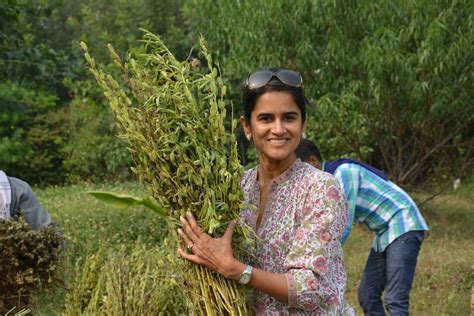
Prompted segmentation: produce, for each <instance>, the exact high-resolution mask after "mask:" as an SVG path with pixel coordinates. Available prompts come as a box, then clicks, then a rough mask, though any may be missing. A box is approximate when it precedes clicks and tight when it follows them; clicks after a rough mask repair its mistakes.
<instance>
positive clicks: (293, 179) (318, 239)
mask: <svg viewBox="0 0 474 316" xmlns="http://www.w3.org/2000/svg"><path fill="white" fill-rule="evenodd" d="M242 188H243V190H244V195H245V198H246V200H247V203H248V204H249V205H251V206H256V207H250V208H248V209H246V210H244V211H242V212H241V221H242V223H243V224H245V225H248V226H250V227H251V228H253V229H254V230H255V228H256V222H257V217H258V205H259V203H260V188H259V184H258V181H257V167H256V168H253V169H251V170H249V171H247V172H246V173H245V174H244V176H243V178H242ZM347 216H348V214H347V203H346V201H345V198H344V196H343V194H342V191H341V188H340V186H339V184H338V182H337V180H336V178H334V177H333V176H332V175H331V174H329V173H325V172H322V171H320V170H318V169H316V168H313V167H312V166H311V165H309V164H307V163H304V162H302V161H301V160H299V159H297V160H296V161H295V163H294V164H293V165H292V166H291V167H290V168H288V170H286V171H285V172H284V173H283V174H281V175H280V176H279V177H277V178H276V179H274V180H273V181H272V184H271V188H270V191H269V196H268V202H267V205H266V207H265V210H264V213H263V215H262V219H261V222H260V226H259V228H258V230H257V231H256V232H255V233H256V241H255V249H253V251H252V250H251V249H248V251H247V257H246V260H247V262H248V263H249V264H250V265H252V266H254V267H257V268H259V269H262V270H265V271H269V272H274V273H285V274H286V278H287V282H288V303H284V302H282V301H279V300H278V299H276V298H274V297H272V296H270V295H267V294H265V293H263V292H259V291H254V292H253V293H252V294H253V295H252V300H253V301H252V308H253V312H254V314H257V315H341V314H352V309H351V308H350V307H348V306H345V304H344V289H345V286H346V271H345V268H344V261H343V256H342V248H341V245H340V243H339V240H340V238H341V235H342V232H343V231H344V228H345V226H346V222H347Z"/></svg>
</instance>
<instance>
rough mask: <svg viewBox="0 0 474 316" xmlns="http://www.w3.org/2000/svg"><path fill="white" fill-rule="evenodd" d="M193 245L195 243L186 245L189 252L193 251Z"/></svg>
mask: <svg viewBox="0 0 474 316" xmlns="http://www.w3.org/2000/svg"><path fill="white" fill-rule="evenodd" d="M193 247H194V244H192V245H188V246H186V248H188V251H189V252H191V251H193Z"/></svg>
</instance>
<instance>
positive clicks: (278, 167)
mask: <svg viewBox="0 0 474 316" xmlns="http://www.w3.org/2000/svg"><path fill="white" fill-rule="evenodd" d="M295 160H296V155H291V156H289V157H288V158H285V159H283V160H278V161H275V160H270V159H265V158H263V157H260V162H259V164H258V181H259V182H260V183H266V182H269V181H271V180H273V179H275V178H277V177H278V176H279V175H281V174H282V173H283V172H285V171H286V170H287V169H288V168H290V167H291V166H292V165H293V163H294V162H295Z"/></svg>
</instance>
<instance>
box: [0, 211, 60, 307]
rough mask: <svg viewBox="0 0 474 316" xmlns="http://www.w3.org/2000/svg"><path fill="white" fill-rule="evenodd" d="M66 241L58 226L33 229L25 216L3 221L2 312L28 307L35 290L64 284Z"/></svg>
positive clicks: (0, 250) (0, 257)
mask: <svg viewBox="0 0 474 316" xmlns="http://www.w3.org/2000/svg"><path fill="white" fill-rule="evenodd" d="M62 240H63V237H62V235H61V234H58V232H57V230H56V229H55V228H54V227H48V228H43V229H40V230H33V229H32V227H31V226H30V225H29V224H27V223H26V222H25V220H24V218H23V217H20V218H19V219H18V220H9V221H4V220H0V276H1V277H0V314H2V315H3V314H5V313H7V312H8V311H10V310H11V309H12V308H16V309H14V311H18V310H19V309H22V308H25V307H27V306H28V302H29V295H30V293H31V292H32V291H33V290H40V289H41V290H45V289H50V288H52V287H53V286H55V285H59V284H62V281H61V279H60V275H61V271H62V269H61V267H62V266H61V262H60V245H61V242H62Z"/></svg>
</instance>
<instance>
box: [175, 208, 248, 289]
mask: <svg viewBox="0 0 474 316" xmlns="http://www.w3.org/2000/svg"><path fill="white" fill-rule="evenodd" d="M180 221H181V223H182V225H183V228H182V229H178V234H179V235H180V236H181V237H182V238H183V240H184V243H185V245H186V248H187V250H188V251H185V250H183V249H181V248H179V249H178V253H179V254H180V255H181V257H183V258H184V259H187V260H189V261H192V262H195V263H197V264H200V265H203V266H206V267H208V268H210V269H212V270H214V271H216V272H218V273H219V274H221V275H223V276H224V277H225V278H228V279H233V280H237V279H238V278H239V276H240V273H242V271H243V270H244V269H245V265H244V264H243V263H241V262H239V261H238V260H237V259H235V258H234V254H233V252H232V246H231V242H232V234H233V233H234V228H235V226H236V222H235V221H232V222H231V223H230V224H229V226H227V229H226V231H225V233H224V235H223V236H222V237H221V238H212V237H211V236H209V235H208V234H206V233H205V232H204V231H203V230H202V228H201V227H199V225H198V223H197V222H196V219H195V218H194V216H193V215H192V214H191V213H189V212H188V213H186V218H184V217H180Z"/></svg>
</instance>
